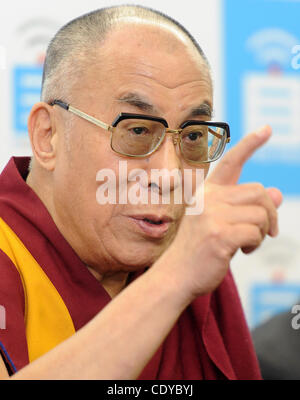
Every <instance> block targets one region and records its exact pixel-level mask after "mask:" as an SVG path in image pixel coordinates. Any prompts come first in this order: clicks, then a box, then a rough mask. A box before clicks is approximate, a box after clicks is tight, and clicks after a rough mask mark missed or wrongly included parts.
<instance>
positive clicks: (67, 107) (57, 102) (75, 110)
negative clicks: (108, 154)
mask: <svg viewBox="0 0 300 400" xmlns="http://www.w3.org/2000/svg"><path fill="white" fill-rule="evenodd" d="M49 105H50V106H54V105H57V106H59V107H61V108H63V109H64V110H66V111H69V112H71V113H72V114H75V115H77V116H78V117H81V118H83V119H85V120H86V121H89V122H91V123H92V124H94V125H96V126H99V127H100V128H102V129H104V130H106V131H108V132H111V136H110V147H111V149H112V150H113V151H114V152H115V153H117V154H120V155H122V156H125V157H132V158H144V157H148V156H149V155H151V154H153V153H154V152H155V151H156V150H158V149H159V147H160V146H161V144H162V142H163V141H164V139H165V136H166V133H171V134H173V135H178V136H177V140H176V139H175V138H174V137H173V143H174V145H177V144H179V148H180V153H181V155H182V157H183V159H184V160H185V161H187V162H188V163H191V164H198V165H199V164H206V163H211V162H214V161H217V160H218V159H219V158H220V157H221V156H222V154H223V153H224V149H225V146H226V144H227V143H229V142H230V128H229V125H228V124H227V123H226V122H213V121H197V120H188V121H185V122H183V123H182V124H181V125H180V127H179V129H170V128H169V125H168V122H167V121H166V120H165V119H164V118H160V117H154V116H151V115H144V114H131V113H124V112H121V113H120V114H118V116H117V117H116V118H115V119H114V120H113V122H112V124H111V125H109V124H106V123H105V122H103V121H101V120H99V119H97V118H95V117H92V116H91V115H89V114H87V113H85V112H83V111H81V110H79V109H78V108H75V107H73V106H71V105H70V104H68V103H65V102H64V101H62V100H53V101H51V102H50V103H49ZM124 119H144V120H147V121H156V122H159V123H161V124H162V125H164V127H165V130H164V133H163V135H162V137H161V139H160V141H159V142H158V144H157V145H156V147H155V148H154V149H152V150H151V151H149V152H148V153H146V154H143V155H132V154H126V153H120V152H119V151H117V150H115V149H114V148H113V146H112V135H113V128H115V127H116V126H117V125H118V123H119V122H121V121H122V120H124ZM191 125H204V126H209V125H214V126H216V127H217V128H222V129H224V131H225V132H226V138H225V139H224V142H223V145H222V149H221V151H220V154H219V155H218V157H217V158H215V159H212V160H206V161H191V160H187V159H186V158H185V157H184V155H183V153H182V150H181V146H180V142H181V136H180V134H181V132H182V131H183V129H184V128H186V127H187V126H191ZM210 132H211V133H212V134H213V135H214V136H217V134H216V132H212V131H211V130H210ZM178 138H179V140H178Z"/></svg>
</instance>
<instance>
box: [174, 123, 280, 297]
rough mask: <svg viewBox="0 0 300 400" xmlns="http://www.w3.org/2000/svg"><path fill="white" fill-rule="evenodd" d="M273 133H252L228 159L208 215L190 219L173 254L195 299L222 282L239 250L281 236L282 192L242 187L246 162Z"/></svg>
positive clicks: (209, 195) (216, 179)
mask: <svg viewBox="0 0 300 400" xmlns="http://www.w3.org/2000/svg"><path fill="white" fill-rule="evenodd" d="M270 135H271V129H270V127H268V126H266V127H264V128H263V129H261V130H260V131H258V132H255V133H251V134H249V135H247V136H246V137H245V138H243V139H242V140H241V141H240V142H239V143H238V144H237V145H236V146H235V147H233V148H232V149H231V150H230V151H229V152H228V153H227V154H226V155H225V157H224V158H223V159H222V160H221V161H220V162H219V164H218V165H217V166H216V168H215V169H214V171H213V173H212V174H211V175H210V177H209V178H208V180H207V181H206V183H205V195H204V210H203V213H202V214H201V215H199V216H187V215H186V216H184V218H183V220H182V223H181V226H180V229H179V231H178V234H177V236H176V238H175V240H174V242H173V243H172V245H171V246H170V248H169V249H168V251H167V256H168V257H170V258H171V259H172V260H173V262H174V273H175V271H177V272H176V273H178V274H179V275H178V276H181V280H182V282H184V285H186V286H185V287H186V290H187V291H189V292H190V294H191V296H192V297H193V296H198V295H200V294H204V293H207V292H210V291H212V290H214V289H215V288H216V287H217V286H218V285H219V284H220V282H221V281H222V279H223V278H224V276H225V274H226V272H227V270H228V267H229V263H230V260H231V258H232V257H233V255H234V254H235V252H236V251H237V250H238V249H242V251H243V252H245V253H249V252H251V251H253V250H255V249H256V248H257V247H258V246H259V245H260V244H261V242H262V241H263V239H264V238H265V236H266V235H267V234H268V235H270V236H276V235H277V233H278V220H277V207H278V206H279V205H280V204H281V201H282V195H281V193H280V191H279V190H278V189H276V188H269V189H265V188H264V187H263V185H262V184H260V183H248V184H238V179H239V177H240V174H241V171H242V168H243V166H244V164H245V162H246V161H247V160H248V159H249V158H250V157H251V155H252V154H253V153H254V152H255V150H257V149H258V148H259V147H261V146H262V145H263V144H264V143H265V142H266V141H267V140H268V139H269V137H270ZM258 180H259V177H258ZM180 274H181V275H180Z"/></svg>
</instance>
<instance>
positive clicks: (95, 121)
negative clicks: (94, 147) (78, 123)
mask: <svg viewBox="0 0 300 400" xmlns="http://www.w3.org/2000/svg"><path fill="white" fill-rule="evenodd" d="M69 111H70V112H71V113H73V114H75V115H77V116H78V117H81V118H83V119H85V120H87V121H89V122H91V123H93V124H95V125H97V126H100V128H103V129H105V130H107V131H109V130H111V126H110V125H108V124H106V123H104V122H102V121H100V120H99V119H97V118H94V117H92V116H91V115H88V114H86V113H84V112H83V111H80V110H78V109H77V108H75V107H72V106H69Z"/></svg>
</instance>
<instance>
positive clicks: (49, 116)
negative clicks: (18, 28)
mask: <svg viewBox="0 0 300 400" xmlns="http://www.w3.org/2000/svg"><path fill="white" fill-rule="evenodd" d="M212 102H213V93H212V81H211V77H210V72H209V67H208V64H207V61H206V59H205V56H204V54H203V52H202V51H201V49H200V48H199V46H198V45H197V44H196V42H195V41H194V39H193V38H192V37H191V36H190V34H189V33H188V32H187V31H186V30H185V29H184V28H183V27H181V26H180V25H179V24H178V23H176V22H175V21H173V20H172V19H170V18H168V17H167V16H164V15H162V14H160V13H158V12H155V11H153V10H149V9H145V8H142V7H135V6H122V7H112V8H108V9H103V10H98V11H95V12H93V13H90V14H87V15H85V16H82V17H80V18H78V19H76V20H74V21H72V22H70V23H69V24H67V25H66V26H65V27H63V28H62V29H61V30H60V31H59V32H58V33H57V35H56V36H55V38H54V39H53V40H52V42H51V43H50V45H49V48H48V52H47V57H46V62H45V68H44V79H43V89H42V101H41V102H39V103H37V104H35V105H34V107H33V108H32V111H31V113H30V116H29V121H28V130H29V135H30V140H31V145H32V151H33V157H32V160H31V162H30V163H29V159H27V158H13V159H11V160H10V162H9V163H8V165H7V167H6V168H5V170H4V171H3V173H2V175H1V177H0V188H1V189H0V217H1V219H0V249H1V250H0V265H1V269H0V276H1V279H0V304H1V305H2V307H3V308H2V310H5V318H6V319H5V321H6V326H5V329H1V330H0V353H1V355H2V360H1V368H0V371H1V376H2V377H8V376H9V375H11V376H12V378H15V379H30V378H35V379H40V378H41V379H42V378H47V379H59V378H63V379H135V378H141V379H259V378H260V373H259V369H258V365H257V360H256V357H255V353H254V351H253V346H252V342H251V339H250V336H249V332H248V329H247V325H246V323H245V320H244V315H243V312H242V309H241V305H240V302H239V298H238V294H237V291H236V288H235V286H234V282H233V279H232V276H231V274H230V271H229V269H228V268H229V263H230V260H231V258H232V257H233V255H234V253H235V252H236V251H237V250H238V249H240V248H241V249H242V250H243V251H244V252H245V253H249V252H251V251H253V250H254V249H255V248H257V247H258V246H259V245H260V243H261V242H262V240H263V239H264V237H265V235H267V234H269V235H270V236H275V235H276V234H277V230H278V227H277V211H276V207H277V206H278V205H279V204H280V202H281V194H280V192H279V191H278V190H276V189H275V188H274V189H268V190H266V189H264V187H263V186H262V185H260V184H257V183H252V184H243V185H238V184H237V180H238V178H239V175H240V172H241V169H242V167H243V164H244V163H245V161H246V160H247V159H248V158H249V157H250V156H251V155H252V153H253V152H254V151H255V150H256V149H257V148H258V147H260V146H261V145H262V144H263V143H265V142H266V140H267V139H268V138H269V136H270V129H269V128H268V127H265V128H263V129H261V130H260V131H258V132H255V133H252V134H250V135H248V136H246V137H245V138H244V139H243V140H242V141H241V142H240V143H239V144H238V145H237V146H235V147H234V148H233V149H232V150H231V151H229V152H228V153H227V154H226V156H225V157H224V158H223V160H222V161H221V162H220V163H219V164H218V166H217V167H216V168H215V170H214V171H213V174H212V175H211V176H210V177H209V179H208V180H207V181H206V183H205V190H204V209H203V212H202V213H199V214H200V215H186V213H185V210H186V205H185V204H184V202H178V201H175V200H174V199H175V196H174V193H175V191H176V188H177V187H178V181H176V179H175V178H174V177H173V178H172V179H171V180H170V182H169V183H170V185H169V195H170V201H169V202H162V201H160V202H159V203H158V204H154V203H153V202H152V203H151V202H149V203H148V204H142V203H140V202H138V203H137V204H134V202H130V201H120V198H119V197H120V191H121V189H120V188H121V187H123V186H124V184H125V183H126V184H127V187H128V188H129V189H130V187H131V186H132V185H133V181H132V180H130V179H129V176H130V173H131V172H132V171H134V170H137V169H139V170H142V171H144V172H145V173H146V174H147V177H148V178H149V179H148V181H147V183H146V184H145V183H143V184H141V187H140V189H141V190H142V188H143V190H146V191H147V193H148V194H149V195H150V194H151V193H152V192H153V191H155V192H156V194H158V196H159V197H160V198H162V197H163V195H164V193H163V191H164V190H165V189H164V188H163V187H162V183H161V182H160V181H159V182H153V181H151V179H152V178H151V176H152V175H151V171H153V170H163V169H164V170H168V171H173V170H179V171H190V172H191V174H192V177H194V178H195V176H196V171H197V170H198V171H199V170H201V171H203V173H204V175H205V176H206V174H207V172H208V168H209V165H210V162H212V161H214V160H216V159H217V158H219V157H220V155H221V153H222V152H223V150H224V147H225V144H226V142H227V141H228V140H229V137H230V134H229V128H228V126H227V125H226V124H224V123H214V122H210V121H211V113H212ZM121 161H123V162H124V161H126V163H127V164H126V166H127V171H126V177H125V181H126V182H125V181H124V176H123V177H122V179H119V178H120V175H121V173H122V170H121V171H120V168H119V166H120V162H121ZM29 164H30V165H29ZM107 169H109V170H110V171H113V172H114V174H115V176H116V178H117V180H119V181H121V185H119V187H118V188H117V189H116V190H117V194H118V196H117V197H118V201H117V202H107V203H106V204H101V205H100V204H99V201H97V196H96V193H97V191H98V189H99V185H100V183H99V181H98V180H97V179H96V177H97V174H98V172H99V171H103V170H107ZM182 176H183V175H182ZM184 183H185V182H184V181H183V180H182V181H181V182H180V185H183V184H184ZM122 185H123V186H122ZM193 190H194V194H195V196H200V192H199V191H196V187H195V185H193Z"/></svg>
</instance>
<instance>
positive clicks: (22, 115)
mask: <svg viewBox="0 0 300 400" xmlns="http://www.w3.org/2000/svg"><path fill="white" fill-rule="evenodd" d="M42 74H43V68H42V67H41V66H21V65H17V66H15V68H14V71H13V77H14V95H15V99H14V128H15V131H16V134H17V136H19V135H24V134H26V132H27V118H28V115H29V113H30V110H31V108H32V106H33V105H34V103H36V102H38V101H39V99H40V90H41V83H42Z"/></svg>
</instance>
